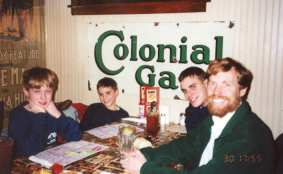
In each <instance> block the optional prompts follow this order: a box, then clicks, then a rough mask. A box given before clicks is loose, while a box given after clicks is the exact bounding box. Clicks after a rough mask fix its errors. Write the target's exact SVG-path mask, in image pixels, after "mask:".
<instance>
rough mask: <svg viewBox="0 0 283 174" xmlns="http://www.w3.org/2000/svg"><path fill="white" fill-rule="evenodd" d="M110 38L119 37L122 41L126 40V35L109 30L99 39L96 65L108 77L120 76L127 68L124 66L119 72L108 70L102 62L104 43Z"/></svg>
mask: <svg viewBox="0 0 283 174" xmlns="http://www.w3.org/2000/svg"><path fill="white" fill-rule="evenodd" d="M109 36H117V37H118V38H119V39H120V40H121V41H123V40H124V35H123V32H122V31H115V30H109V31H106V32H104V33H103V34H101V35H100V36H99V38H98V39H97V43H96V44H95V47H94V59H95V62H96V65H97V66H98V68H99V69H100V70H101V71H102V72H103V73H105V74H108V75H116V74H119V73H120V72H121V71H123V69H124V68H125V67H124V66H121V67H120V68H119V69H117V70H110V69H108V68H107V67H106V66H105V65H104V63H103V60H102V45H103V41H104V40H105V39H106V38H107V37H109Z"/></svg>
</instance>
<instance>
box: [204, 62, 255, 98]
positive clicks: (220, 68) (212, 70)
mask: <svg viewBox="0 0 283 174" xmlns="http://www.w3.org/2000/svg"><path fill="white" fill-rule="evenodd" d="M232 68H234V69H235V70H236V71H237V73H238V76H237V79H238V83H239V85H240V86H241V89H245V88H246V89H247V91H246V94H245V95H244V96H242V100H246V99H247V97H248V94H249V91H250V88H251V84H252V80H253V74H252V73H251V71H250V70H248V69H247V68H246V67H245V66H243V65H242V64H241V63H240V62H238V61H236V60H234V59H232V58H230V57H226V58H223V59H219V60H214V61H212V62H211V63H210V64H209V66H208V69H207V76H208V78H209V77H210V76H211V75H215V74H217V73H219V72H227V71H230V70H231V69H232Z"/></svg>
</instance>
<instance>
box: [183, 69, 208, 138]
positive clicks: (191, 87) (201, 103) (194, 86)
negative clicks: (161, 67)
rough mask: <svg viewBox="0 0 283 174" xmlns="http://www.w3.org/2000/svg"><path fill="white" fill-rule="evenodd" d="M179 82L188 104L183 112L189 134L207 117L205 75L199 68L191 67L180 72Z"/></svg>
mask: <svg viewBox="0 0 283 174" xmlns="http://www.w3.org/2000/svg"><path fill="white" fill-rule="evenodd" d="M179 82H180V86H181V90H182V92H183V93H184V96H185V98H186V100H188V101H189V102H190V105H189V106H188V107H187V108H186V112H185V115H186V118H185V125H186V129H187V132H189V131H191V130H192V129H193V128H195V127H197V125H198V124H199V123H200V122H201V121H202V120H203V119H205V118H206V117H207V116H209V113H208V110H207V107H206V105H207V103H206V99H207V90H206V83H207V80H206V73H205V72H204V71H203V70H202V69H201V68H199V67H195V66H191V67H189V68H187V69H185V70H184V71H182V72H181V74H180V75H179Z"/></svg>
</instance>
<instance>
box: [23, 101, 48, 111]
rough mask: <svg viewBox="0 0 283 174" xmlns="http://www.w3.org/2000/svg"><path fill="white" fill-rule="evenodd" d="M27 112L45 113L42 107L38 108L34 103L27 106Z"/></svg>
mask: <svg viewBox="0 0 283 174" xmlns="http://www.w3.org/2000/svg"><path fill="white" fill-rule="evenodd" d="M27 108H28V110H29V111H31V112H33V113H40V112H46V111H45V109H44V108H43V107H40V106H38V105H36V104H34V103H30V104H29V105H28V106H27Z"/></svg>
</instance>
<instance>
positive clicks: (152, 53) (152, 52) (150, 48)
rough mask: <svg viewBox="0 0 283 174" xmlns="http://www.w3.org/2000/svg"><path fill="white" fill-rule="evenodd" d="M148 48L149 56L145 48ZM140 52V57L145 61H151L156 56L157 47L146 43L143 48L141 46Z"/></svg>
mask: <svg viewBox="0 0 283 174" xmlns="http://www.w3.org/2000/svg"><path fill="white" fill-rule="evenodd" d="M146 48H147V49H148V56H147V57H146V55H145V49H146ZM139 54H140V58H141V59H142V60H143V61H145V62H149V61H151V60H152V59H153V58H154V56H155V49H154V47H153V46H152V45H150V44H145V45H143V46H142V47H141V48H140V51H139Z"/></svg>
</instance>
